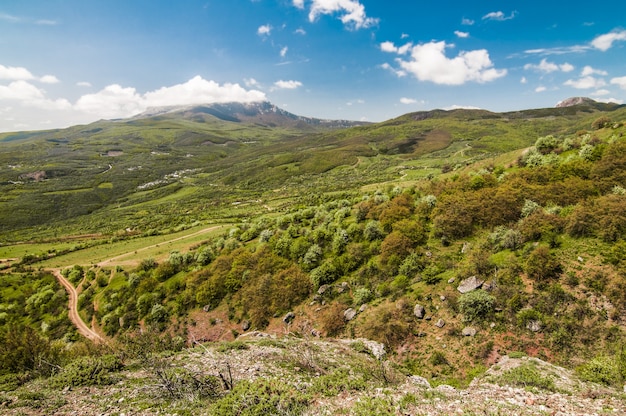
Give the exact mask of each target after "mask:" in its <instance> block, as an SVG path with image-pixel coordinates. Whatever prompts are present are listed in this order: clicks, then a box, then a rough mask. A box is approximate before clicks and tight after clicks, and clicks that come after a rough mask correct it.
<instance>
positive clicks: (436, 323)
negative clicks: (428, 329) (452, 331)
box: [435, 318, 446, 328]
mask: <svg viewBox="0 0 626 416" xmlns="http://www.w3.org/2000/svg"><path fill="white" fill-rule="evenodd" d="M445 324H446V321H444V320H443V319H441V318H439V320H438V321H437V322H435V326H436V327H437V328H443V327H444V325H445Z"/></svg>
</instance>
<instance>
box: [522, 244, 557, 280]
mask: <svg viewBox="0 0 626 416" xmlns="http://www.w3.org/2000/svg"><path fill="white" fill-rule="evenodd" d="M524 271H525V272H526V274H528V277H530V278H531V279H533V280H536V281H546V280H549V279H553V278H555V277H557V276H559V275H560V274H561V272H562V268H561V264H560V263H559V261H558V259H557V258H556V257H555V256H554V255H553V254H552V253H551V252H550V249H549V248H548V247H546V246H538V247H537V248H535V249H534V250H533V251H532V252H531V253H530V254H529V255H528V260H526V267H525V268H524Z"/></svg>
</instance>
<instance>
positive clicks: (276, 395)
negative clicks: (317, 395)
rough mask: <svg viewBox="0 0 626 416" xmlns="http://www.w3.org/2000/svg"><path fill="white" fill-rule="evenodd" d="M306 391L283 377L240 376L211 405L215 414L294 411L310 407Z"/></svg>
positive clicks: (259, 415)
mask: <svg viewBox="0 0 626 416" xmlns="http://www.w3.org/2000/svg"><path fill="white" fill-rule="evenodd" d="M309 402H310V398H309V396H308V395H307V394H305V393H303V392H301V391H299V390H298V389H296V388H294V387H292V386H289V385H288V384H286V383H285V382H284V380H279V379H257V380H255V381H248V380H242V381H240V382H238V383H237V384H235V387H234V388H233V390H232V391H231V392H230V393H229V394H228V395H227V396H225V397H224V398H222V399H220V400H218V401H217V402H216V403H215V404H214V405H213V406H212V407H211V409H210V412H209V413H210V414H212V415H215V416H231V415H239V416H267V415H297V414H302V413H304V411H305V410H306V409H307V407H309Z"/></svg>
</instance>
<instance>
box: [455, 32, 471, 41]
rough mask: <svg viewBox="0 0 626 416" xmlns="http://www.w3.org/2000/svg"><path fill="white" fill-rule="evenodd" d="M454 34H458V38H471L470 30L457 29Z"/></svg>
mask: <svg viewBox="0 0 626 416" xmlns="http://www.w3.org/2000/svg"><path fill="white" fill-rule="evenodd" d="M454 34H455V35H456V37H457V38H461V39H465V38H469V33H468V32H461V31H460V30H455V31H454Z"/></svg>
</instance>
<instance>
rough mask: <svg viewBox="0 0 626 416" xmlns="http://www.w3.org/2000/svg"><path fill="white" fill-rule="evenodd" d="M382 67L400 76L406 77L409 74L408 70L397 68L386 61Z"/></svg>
mask: <svg viewBox="0 0 626 416" xmlns="http://www.w3.org/2000/svg"><path fill="white" fill-rule="evenodd" d="M380 67H381V68H382V69H384V70H386V71H391V72H393V73H394V74H395V75H396V76H397V77H398V78H402V77H406V76H407V72H406V71H405V70H403V69H396V68H394V67H392V66H391V65H390V64H389V63H388V62H385V63H384V64H382V65H381V66H380Z"/></svg>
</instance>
